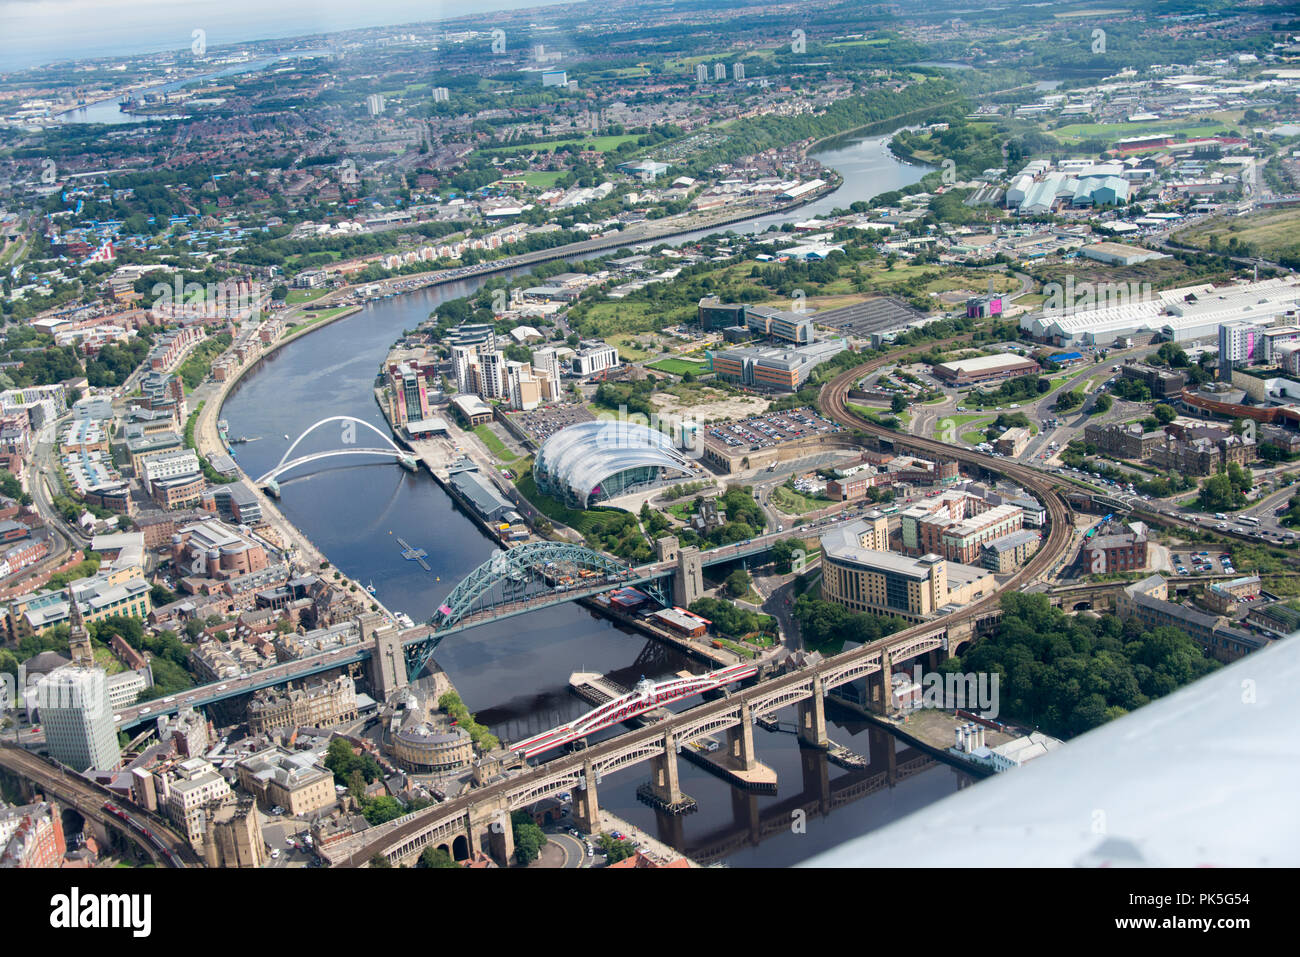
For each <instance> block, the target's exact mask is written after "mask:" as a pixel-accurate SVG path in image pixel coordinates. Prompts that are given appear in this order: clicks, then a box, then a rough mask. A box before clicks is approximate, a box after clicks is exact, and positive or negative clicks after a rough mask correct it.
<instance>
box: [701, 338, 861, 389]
mask: <svg viewBox="0 0 1300 957" xmlns="http://www.w3.org/2000/svg"><path fill="white" fill-rule="evenodd" d="M847 348H848V343H847V342H846V341H845V340H843V339H830V340H827V341H825V342H815V343H813V344H812V345H807V346H803V347H801V348H786V349H781V348H769V347H757V348H748V349H719V350H713V349H710V350H709V351H708V356H709V371H710V372H713V373H715V374H716V375H717V376H718V378H720V379H723V380H725V381H727V382H734V383H736V384H737V385H746V386H752V387H754V388H756V389H763V390H772V391H777V392H797V391H798V390H799V389H800V388H801V387H802V386H803V384H804V383H805V382H807V381H808V377H809V376H810V375H812V371H813V370H814V369H815V368H817V366H819V365H821V364H822V363H823V362H825V361H826V360H827V359H831V358H833V357H835V356H837V355H839V354H840V353H841V352H843V351H844V350H845V349H847Z"/></svg>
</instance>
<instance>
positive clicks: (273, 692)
mask: <svg viewBox="0 0 1300 957" xmlns="http://www.w3.org/2000/svg"><path fill="white" fill-rule="evenodd" d="M356 716H357V689H356V684H355V683H354V682H353V680H352V678H351V677H350V676H349V675H339V676H338V677H337V678H334V679H332V680H321V681H318V682H316V683H315V684H310V685H306V686H304V687H302V688H294V687H292V686H290V687H288V688H285V689H283V690H281V689H279V688H263V689H262V690H260V691H257V692H255V693H254V694H253V697H252V700H251V701H249V703H248V730H249V732H250V733H252V734H267V733H269V732H271V731H274V730H276V729H278V728H322V727H325V726H326V725H331V724H340V723H342V722H344V721H351V720H353V719H354V718H356Z"/></svg>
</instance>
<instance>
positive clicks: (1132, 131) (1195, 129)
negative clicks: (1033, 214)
mask: <svg viewBox="0 0 1300 957" xmlns="http://www.w3.org/2000/svg"><path fill="white" fill-rule="evenodd" d="M1240 119H1241V113H1240V112H1227V113H1213V114H1210V118H1208V119H1207V118H1206V117H1204V116H1199V117H1196V118H1195V119H1191V118H1186V119H1172V120H1152V121H1150V122H1148V123H1071V124H1069V125H1068V126H1062V127H1060V128H1059V129H1055V130H1052V131H1051V134H1052V136H1054V137H1056V138H1057V139H1058V140H1060V141H1061V142H1062V143H1080V142H1082V141H1084V140H1091V139H1098V138H1103V139H1106V138H1113V139H1117V140H1121V139H1130V138H1132V137H1134V136H1147V135H1150V134H1153V133H1176V134H1178V135H1180V136H1183V137H1188V136H1210V135H1213V134H1214V133H1219V132H1222V131H1225V130H1228V129H1231V128H1233V127H1234V126H1236V124H1237V123H1238V122H1239V121H1240Z"/></svg>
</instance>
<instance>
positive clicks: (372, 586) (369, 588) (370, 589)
mask: <svg viewBox="0 0 1300 957" xmlns="http://www.w3.org/2000/svg"><path fill="white" fill-rule="evenodd" d="M366 591H368V592H370V594H372V595H373V594H374V593H375V583H374V580H373V579H372V580H371V582H370V584H369V585H367V586H366Z"/></svg>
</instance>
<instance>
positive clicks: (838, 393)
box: [818, 340, 1074, 621]
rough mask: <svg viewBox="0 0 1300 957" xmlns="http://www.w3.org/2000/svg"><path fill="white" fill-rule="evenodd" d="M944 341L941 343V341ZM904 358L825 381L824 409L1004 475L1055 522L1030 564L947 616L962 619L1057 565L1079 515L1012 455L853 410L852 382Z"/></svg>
mask: <svg viewBox="0 0 1300 957" xmlns="http://www.w3.org/2000/svg"><path fill="white" fill-rule="evenodd" d="M949 341H957V340H949ZM942 344H943V343H940V345H942ZM932 345H933V344H927V345H926V348H925V351H928V350H929V349H930V348H931V346H932ZM916 351H922V350H916ZM899 358H900V356H899V354H897V353H894V354H890V355H888V356H885V357H882V358H879V359H873V360H871V361H870V362H866V363H863V364H862V365H860V366H855V367H854V368H852V369H849V370H848V371H846V372H842V373H840V374H839V375H838V376H836V377H835V378H834V379H832V380H831V381H830V382H828V383H827V384H826V385H825V386H823V387H822V391H821V395H820V396H819V397H818V399H819V404H820V406H821V411H822V414H823V415H825V416H826V417H827V418H830V419H833V420H834V421H836V422H838V423H840V424H841V425H844V426H846V427H848V428H852V429H858V430H860V431H863V432H866V433H868V434H871V435H875V436H877V437H880V438H888V439H891V440H894V441H897V442H899V443H900V444H906V445H907V446H908V447H909V448H913V449H916V450H917V451H918V452H924V453H930V454H933V455H936V456H938V457H939V458H941V459H950V460H955V461H957V462H959V463H962V464H965V465H968V466H971V467H974V468H981V469H985V470H986V471H990V472H995V473H997V474H999V475H1004V476H1006V477H1007V478H1010V479H1013V480H1014V481H1016V482H1017V483H1019V484H1020V485H1021V486H1023V487H1024V488H1025V489H1026V490H1027V491H1030V492H1033V493H1034V494H1035V495H1036V496H1038V499H1039V501H1041V502H1042V503H1043V506H1044V508H1046V510H1047V514H1048V520H1049V523H1050V527H1049V529H1048V533H1047V538H1046V539H1045V540H1044V542H1043V544H1042V546H1041V547H1040V548H1039V549H1038V551H1037V552H1036V553H1034V556H1033V557H1032V558H1031V559H1030V560H1029V561H1028V562H1027V563H1026V564H1025V566H1024V567H1023V568H1022V569H1021V570H1020V571H1018V572H1017V573H1016V574H1015V575H1014V576H1012V578H1011V579H1010V581H1008V582H1007V583H1006V584H1005V585H1003V586H1002V587H1001V588H999V589H997V590H996V591H994V592H993V593H992V594H991V595H989V596H988V597H987V598H984V599H981V600H980V601H978V602H975V603H973V604H971V605H967V606H966V607H965V608H963V609H961V610H959V611H956V612H953V614H952V615H950V616H948V618H947V619H946V620H949V621H961V620H963V619H967V618H976V617H978V616H979V615H981V614H983V613H984V612H985V611H987V609H988V607H989V606H991V605H996V604H997V602H998V601H999V600H1000V599H1001V596H1002V593H1003V592H1006V591H1010V590H1018V589H1021V588H1024V587H1025V586H1027V585H1030V584H1032V583H1033V582H1034V581H1035V580H1037V579H1038V578H1039V577H1040V576H1043V575H1044V574H1047V573H1050V572H1051V571H1052V570H1053V569H1054V566H1055V565H1056V563H1057V562H1058V561H1060V560H1061V559H1062V558H1063V557H1064V555H1065V553H1066V551H1067V550H1068V549H1069V546H1070V541H1071V538H1072V533H1073V529H1074V522H1073V518H1074V515H1073V512H1072V511H1071V509H1070V507H1069V506H1068V505H1067V504H1066V503H1065V500H1064V499H1063V498H1062V497H1061V496H1060V494H1059V493H1058V492H1057V483H1055V482H1054V481H1053V480H1052V479H1051V478H1050V477H1048V476H1046V475H1043V474H1042V473H1041V472H1038V471H1037V470H1035V469H1032V468H1030V467H1028V466H1026V465H1021V464H1019V463H1017V462H1012V461H1010V460H1007V459H999V458H994V457H993V456H991V455H985V454H983V453H982V452H976V451H975V450H974V449H967V448H963V447H961V446H957V445H949V444H948V443H946V442H939V441H937V440H935V439H927V438H923V437H921V436H918V435H907V434H905V433H900V432H896V431H894V430H893V429H887V428H885V427H884V426H881V425H877V424H876V423H874V422H869V421H867V420H866V419H864V418H862V417H861V416H859V415H857V414H856V413H854V412H853V410H852V409H850V408H849V406H848V393H849V390H850V389H851V388H852V387H853V384H854V383H855V382H857V381H858V380H859V379H861V378H862V377H863V376H864V375H867V374H869V373H871V372H874V371H875V370H876V369H879V368H880V367H881V366H884V365H889V364H892V363H896V362H898V360H899Z"/></svg>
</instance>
